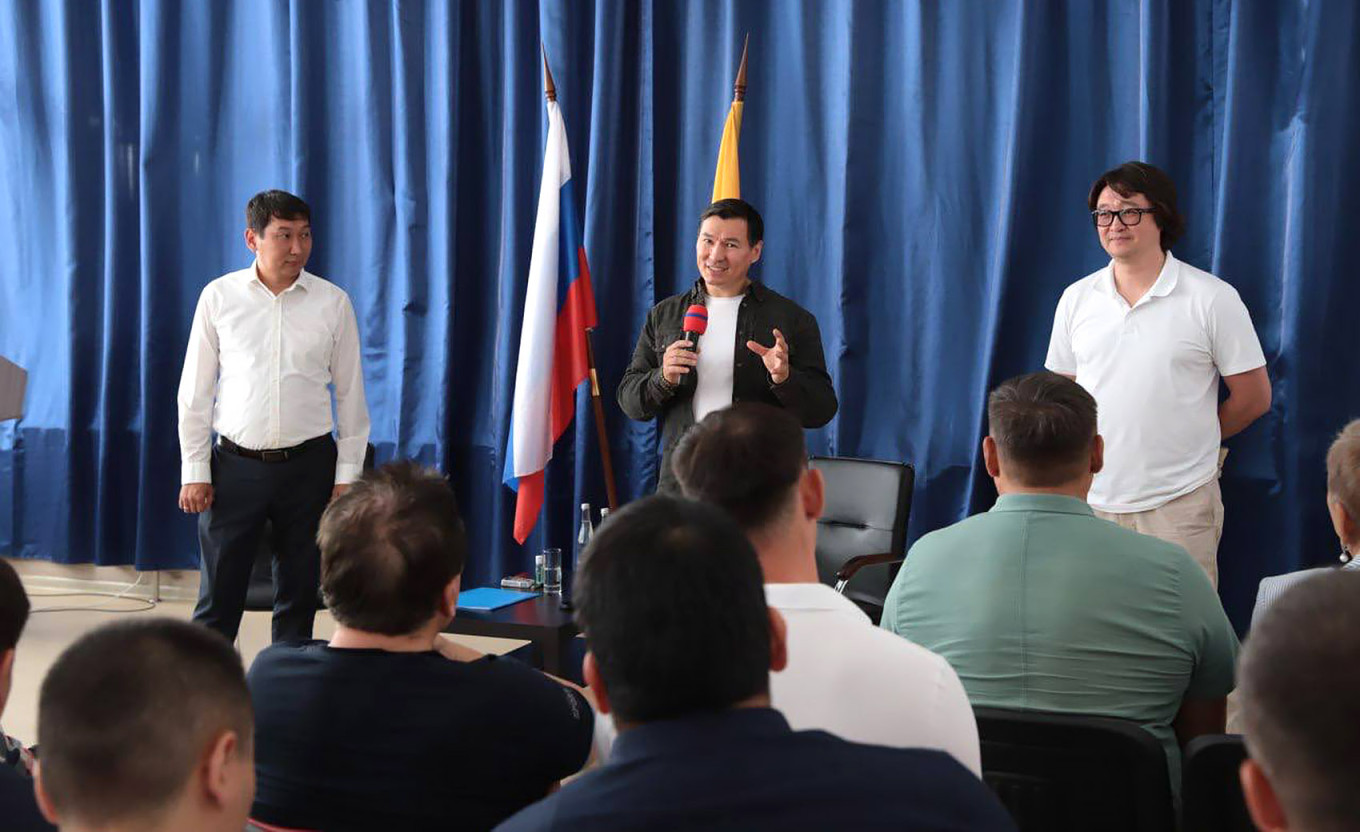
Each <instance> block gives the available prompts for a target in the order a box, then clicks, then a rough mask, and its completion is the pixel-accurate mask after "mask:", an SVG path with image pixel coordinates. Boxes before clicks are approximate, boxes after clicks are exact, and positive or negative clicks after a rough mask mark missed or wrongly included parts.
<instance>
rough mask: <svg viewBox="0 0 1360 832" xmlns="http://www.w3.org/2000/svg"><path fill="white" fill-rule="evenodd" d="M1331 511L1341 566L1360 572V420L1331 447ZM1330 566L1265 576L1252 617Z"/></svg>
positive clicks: (1328, 497)
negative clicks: (1339, 548) (1292, 588)
mask: <svg viewBox="0 0 1360 832" xmlns="http://www.w3.org/2000/svg"><path fill="white" fill-rule="evenodd" d="M1327 513H1328V514H1329V515H1331V518H1332V529H1333V531H1335V532H1336V537H1337V540H1338V541H1340V543H1341V563H1342V566H1341V568H1342V569H1345V570H1357V571H1360V560H1356V559H1355V557H1354V555H1355V553H1357V552H1360V419H1355V420H1353V421H1351V423H1350V424H1348V425H1346V427H1344V428H1342V430H1341V433H1339V434H1337V437H1336V439H1335V440H1334V441H1333V442H1332V446H1331V447H1330V448H1328V449H1327ZM1330 568H1331V567H1326V566H1323V567H1318V568H1316V569H1301V570H1299V571H1297V572H1289V573H1286V574H1284V575H1273V576H1271V577H1269V578H1264V579H1262V580H1261V586H1260V588H1259V589H1258V590H1257V592H1256V607H1255V608H1254V609H1253V610H1252V613H1251V620H1252V621H1253V622H1255V621H1256V620H1258V619H1259V618H1260V617H1261V616H1262V615H1264V614H1265V611H1266V610H1267V609H1269V608H1270V605H1271V604H1273V603H1275V599H1276V598H1279V597H1280V595H1281V594H1282V593H1283V592H1284V591H1285V590H1286V589H1288V588H1289V587H1291V586H1293V585H1294V584H1296V583H1298V582H1299V581H1302V580H1304V579H1305V578H1309V577H1311V576H1313V575H1317V574H1320V573H1322V572H1326V571H1328V570H1329V569H1330Z"/></svg>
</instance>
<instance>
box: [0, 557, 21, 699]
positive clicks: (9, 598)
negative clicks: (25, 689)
mask: <svg viewBox="0 0 1360 832" xmlns="http://www.w3.org/2000/svg"><path fill="white" fill-rule="evenodd" d="M27 623H28V593H26V592H24V585H23V584H22V583H21V582H20V581H19V573H18V572H15V571H14V567H13V566H10V565H9V562H8V561H5V560H0V713H4V710H5V701H6V700H7V699H9V688H10V683H11V680H12V678H13V675H14V655H15V650H16V647H17V646H18V644H19V636H20V635H21V634H22V633H23V631H24V625H25V624H27Z"/></svg>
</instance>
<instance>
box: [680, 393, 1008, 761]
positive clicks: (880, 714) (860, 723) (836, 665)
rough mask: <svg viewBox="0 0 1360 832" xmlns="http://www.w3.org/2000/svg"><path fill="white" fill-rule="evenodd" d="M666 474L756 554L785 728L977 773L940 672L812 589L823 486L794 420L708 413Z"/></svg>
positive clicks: (971, 739) (828, 593) (856, 612)
mask: <svg viewBox="0 0 1360 832" xmlns="http://www.w3.org/2000/svg"><path fill="white" fill-rule="evenodd" d="M672 464H673V465H674V468H675V475H676V478H677V479H678V480H679V482H680V486H681V488H682V489H683V490H684V494H685V496H686V497H689V498H691V499H695V500H701V501H703V502H707V503H712V504H713V505H716V506H718V507H719V508H722V509H723V510H725V511H726V512H727V513H728V514H730V515H731V516H732V517H733V518H735V519H736V521H737V524H738V525H739V526H741V527H742V530H743V531H745V532H746V537H747V538H748V539H749V540H750V541H751V545H753V546H754V547H755V550H756V555H757V557H758V558H759V559H760V568H761V571H762V572H763V573H764V575H765V600H766V602H767V603H768V604H769V605H770V606H771V607H773V608H774V609H777V610H779V613H780V615H782V616H783V617H784V621H785V623H786V625H787V628H788V651H789V661H788V666H787V667H786V668H784V670H783V671H782V672H780V673H775V674H772V675H771V676H770V699H771V701H772V702H773V703H774V707H775V708H776V709H777V710H779V711H780V712H782V713H783V714H784V717H785V719H787V720H788V721H789V725H790V726H792V727H793V728H794V730H801V729H804V728H820V729H822V730H824V731H828V732H830V733H832V734H835V735H837V736H839V737H843V738H845V739H847V740H854V741H856V742H872V743H876V744H879V745H892V746H899V747H917V746H923V747H927V748H939V749H941V750H943V751H948V752H949V753H950V754H953V755H954V757H955V759H957V760H958V761H959V762H961V763H963V764H964V765H965V766H967V767H968V768H969V769H971V770H972V771H973V773H974V774H980V773H981V760H980V756H979V751H978V738H977V723H976V722H975V721H974V719H973V709H972V707H971V706H970V705H969V704H968V697H967V696H966V695H965V694H964V692H963V686H962V685H960V684H959V678H958V676H957V675H955V673H954V671H953V669H952V668H950V666H949V663H948V662H946V661H945V660H944V659H942V658H940V657H939V656H937V655H935V654H934V653H931V652H930V651H929V650H926V649H924V648H922V647H918V646H916V645H915V644H912V643H911V642H909V641H907V640H906V639H902V638H898V637H896V636H894V635H892V634H891V633H886V632H884V631H883V630H880V629H879V628H878V627H875V626H874V625H873V623H872V622H871V621H870V620H869V617H868V616H867V615H865V614H864V612H863V611H862V610H861V609H860V608H859V607H857V606H855V604H854V603H853V602H852V601H850V600H849V599H847V598H846V597H845V596H843V595H841V594H840V593H838V592H836V590H834V589H832V588H831V587H829V586H827V585H825V584H823V583H820V582H818V580H817V518H818V517H819V516H820V515H821V513H822V506H823V503H824V499H823V491H822V477H821V474H820V473H818V472H817V471H816V470H814V469H812V468H809V467H808V459H807V447H806V445H805V444H804V441H803V428H802V426H801V425H800V424H798V422H797V420H795V419H794V418H793V417H792V416H790V415H789V414H788V413H787V412H786V411H783V410H780V409H778V408H775V407H770V406H769V405H766V404H761V403H756V402H747V403H742V404H736V405H733V406H732V407H729V408H727V409H725V410H718V411H714V412H713V413H710V414H709V415H708V416H706V417H704V420H703V421H702V422H700V423H699V424H698V425H697V426H695V427H694V428H692V429H691V430H690V431H689V432H688V433H687V434H686V435H685V438H684V439H683V440H682V441H681V444H680V446H679V447H678V448H677V449H676V452H675V457H674V461H673V463H672Z"/></svg>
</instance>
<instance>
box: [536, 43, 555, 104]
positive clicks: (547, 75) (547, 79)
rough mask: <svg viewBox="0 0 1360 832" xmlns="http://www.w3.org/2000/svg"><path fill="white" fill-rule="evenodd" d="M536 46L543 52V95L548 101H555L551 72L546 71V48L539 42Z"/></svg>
mask: <svg viewBox="0 0 1360 832" xmlns="http://www.w3.org/2000/svg"><path fill="white" fill-rule="evenodd" d="M538 45H539V48H540V49H542V50H543V95H544V96H546V97H547V99H548V100H549V101H556V100H557V87H556V86H554V85H553V79H552V70H550V69H548V47H547V46H545V45H543V43H541V42H540V43H539V44H538Z"/></svg>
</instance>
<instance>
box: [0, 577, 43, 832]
mask: <svg viewBox="0 0 1360 832" xmlns="http://www.w3.org/2000/svg"><path fill="white" fill-rule="evenodd" d="M28 609H29V606H28V593H26V592H24V585H23V583H22V582H20V580H19V575H18V573H16V572H15V571H14V567H12V566H10V565H9V564H8V563H7V562H5V561H3V560H0V713H4V710H5V700H7V699H8V698H9V689H10V685H11V683H12V682H13V680H14V656H15V653H16V652H17V649H18V648H17V645H18V643H19V634H20V633H22V632H23V631H24V625H25V624H26V623H28ZM8 745H9V744H8V743H7V742H6V741H5V735H4V734H3V733H0V828H2V829H5V830H9V832H51V830H55V829H56V827H55V826H53V825H51V824H50V823H48V822H47V821H45V820H43V816H42V815H41V814H39V812H38V801H37V799H36V798H35V797H34V796H33V778H31V777H29V775H28V769H27V768H26V767H25V766H24V764H23V762H22V761H21V758H22V754H23V749H22V748H16V749H14V750H13V751H12V752H11V751H9V749H8ZM11 758H13V759H11Z"/></svg>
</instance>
